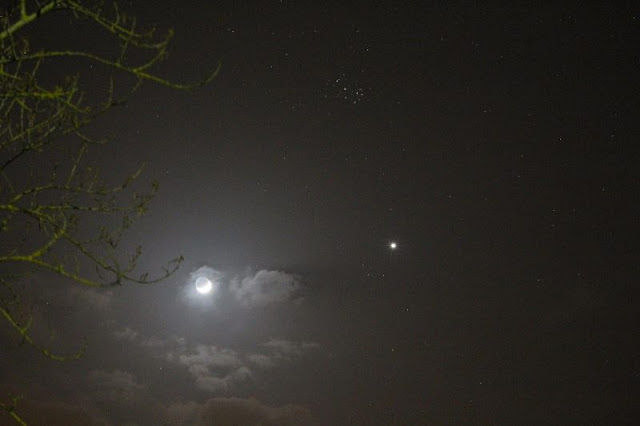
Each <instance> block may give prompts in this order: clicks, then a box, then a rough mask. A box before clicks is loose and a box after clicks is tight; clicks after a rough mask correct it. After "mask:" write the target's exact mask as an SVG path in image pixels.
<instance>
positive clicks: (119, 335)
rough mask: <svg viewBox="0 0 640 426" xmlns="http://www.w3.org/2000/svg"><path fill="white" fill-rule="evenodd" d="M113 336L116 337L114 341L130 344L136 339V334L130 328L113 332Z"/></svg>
mask: <svg viewBox="0 0 640 426" xmlns="http://www.w3.org/2000/svg"><path fill="white" fill-rule="evenodd" d="M113 335H114V336H116V339H118V340H128V341H130V342H133V341H134V340H136V337H138V332H137V331H135V330H133V329H132V328H129V327H125V328H124V329H122V330H119V331H114V332H113Z"/></svg>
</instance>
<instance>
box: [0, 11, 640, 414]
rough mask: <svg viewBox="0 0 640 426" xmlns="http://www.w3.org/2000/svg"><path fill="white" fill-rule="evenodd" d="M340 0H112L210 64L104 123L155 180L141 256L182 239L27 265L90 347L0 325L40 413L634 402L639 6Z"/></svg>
mask: <svg viewBox="0 0 640 426" xmlns="http://www.w3.org/2000/svg"><path fill="white" fill-rule="evenodd" d="M130 3H135V4H130ZM345 3H347V4H343V2H305V1H302V2H299V1H271V0H270V1H255V2H224V1H223V2H208V1H207V2H205V1H196V0H186V1H182V2H129V3H125V4H123V7H128V8H129V9H130V10H131V11H132V14H134V15H136V16H138V18H139V20H140V21H141V22H142V23H156V24H157V25H158V26H159V28H168V27H173V28H174V29H175V30H176V37H175V43H174V45H173V47H172V50H171V54H170V56H169V58H168V59H167V61H166V63H164V64H163V65H162V67H161V68H160V69H159V72H161V73H162V74H163V75H167V76H170V77H172V78H173V79H177V80H187V81H191V80H194V79H197V78H199V77H201V76H202V75H204V74H206V72H207V71H208V70H209V69H210V68H211V67H214V66H215V64H216V63H217V62H218V61H220V62H221V63H222V68H221V72H220V74H219V76H218V77H217V78H216V79H215V80H214V81H213V82H211V83H210V84H209V85H207V86H205V87H204V88H201V89H198V90H197V91H195V92H193V93H191V94H186V93H182V92H174V91H170V90H167V89H164V88H159V87H154V86H152V85H147V86H145V87H143V88H142V89H141V90H140V92H139V93H137V94H136V96H135V97H134V98H133V99H132V100H131V101H130V103H129V104H128V105H127V106H126V107H122V108H120V109H116V110H114V111H113V112H112V114H110V115H106V116H104V117H102V118H101V119H100V121H99V122H98V123H97V128H98V129H100V130H101V131H103V132H104V133H108V134H111V135H112V136H113V142H112V143H111V144H110V145H107V146H105V147H103V148H100V150H99V151H95V155H96V158H99V161H100V164H101V167H102V168H103V169H105V170H106V171H107V172H106V173H107V176H109V177H110V178H113V179H116V180H117V179H119V178H120V177H122V176H124V175H126V174H127V173H128V172H130V171H131V170H133V169H135V167H136V166H137V165H138V164H140V163H141V162H143V161H144V162H146V164H147V167H146V169H145V177H146V178H148V179H157V180H158V181H159V183H160V191H159V193H158V195H157V197H156V199H155V200H154V201H153V203H152V204H151V211H150V212H149V214H148V215H147V216H146V217H145V219H143V220H142V221H141V222H139V223H138V224H136V225H135V226H134V227H133V228H132V229H131V231H130V232H129V233H128V234H127V237H126V242H127V243H128V244H131V245H132V246H133V245H134V244H136V243H140V244H142V245H143V246H144V254H143V260H142V261H141V268H142V269H150V270H154V269H158V268H160V267H161V266H162V265H163V263H164V262H165V261H166V260H168V259H171V258H173V257H175V256H176V255H178V254H182V255H184V256H185V258H186V260H185V262H184V264H183V265H182V267H181V269H180V270H179V271H178V272H177V273H176V274H175V275H174V276H172V277H170V278H169V279H167V280H166V281H165V282H163V283H161V284H158V285H154V286H124V287H117V288H113V289H109V290H107V291H102V292H89V291H86V290H84V289H81V288H78V286H68V285H67V284H65V283H63V282H60V280H59V279H55V278H54V279H52V280H44V279H42V278H38V277H39V276H38V275H37V274H36V275H34V276H33V277H32V278H30V279H29V280H28V281H27V282H25V288H26V289H27V293H28V294H29V295H30V297H31V298H32V299H33V306H34V311H35V312H36V313H37V316H36V318H37V319H38V320H39V321H40V324H42V326H43V327H44V329H45V330H46V329H47V327H49V328H52V329H53V330H55V333H56V336H57V337H56V339H58V340H59V341H58V340H56V341H55V342H53V343H52V344H55V345H62V346H61V347H63V348H64V347H66V348H75V347H77V346H78V345H79V344H80V342H81V341H82V339H83V338H86V339H87V344H88V348H87V353H86V355H85V356H84V358H83V359H81V360H79V361H69V362H66V363H63V364H59V363H55V362H53V361H50V360H47V359H44V358H43V357H42V355H39V354H37V353H35V351H33V350H32V349H31V348H29V347H28V345H27V346H25V345H18V344H15V343H12V344H9V345H6V344H3V345H2V346H1V347H0V377H3V378H4V377H6V378H7V379H6V380H2V382H4V384H5V385H6V386H3V389H2V391H3V395H6V394H7V392H14V393H21V394H22V395H24V397H25V398H24V401H23V402H22V403H21V404H22V405H23V407H25V408H24V410H25V411H26V412H25V417H27V418H29V415H31V416H32V417H31V418H32V420H33V424H56V423H52V422H53V420H51V419H53V418H54V417H52V416H59V418H60V419H62V420H59V422H60V424H74V423H75V424H90V423H89V421H90V420H88V419H89V417H90V418H93V419H94V420H95V421H98V420H100V421H105V422H106V424H108V425H116V424H117V425H122V424H129V425H134V424H135V425H156V424H168V425H182V424H184V425H192V424H193V425H226V424H234V425H235V424H242V425H258V424H260V425H263V424H269V425H271V424H273V425H302V426H305V425H337V426H340V425H515V424H518V425H542V424H567V425H569V424H584V425H610V424H619V425H624V424H634V423H636V422H637V421H638V419H640V409H639V408H638V404H637V402H638V401H639V400H640V344H639V343H638V336H640V333H639V331H640V330H639V327H638V325H639V324H640V321H639V320H640V318H638V313H637V312H638V298H639V297H640V290H639V289H638V277H639V272H640V268H639V266H638V265H640V262H639V261H640V251H639V250H638V237H639V236H640V232H639V231H640V221H639V217H640V155H638V152H640V150H638V149H637V145H638V136H640V120H639V119H638V117H640V116H639V113H640V101H639V93H640V79H639V78H638V76H639V75H640V50H638V46H640V9H638V7H637V5H633V6H632V3H631V2H629V3H626V4H625V2H616V3H615V4H616V6H615V7H614V6H612V5H607V6H601V7H592V6H587V5H586V4H585V3H583V2H581V3H576V4H574V5H573V6H571V7H569V6H567V7H558V6H556V5H551V4H549V5H548V6H543V5H540V4H536V5H535V6H533V5H532V6H526V7H513V6H505V7H493V6H491V7H489V6H487V7H480V8H478V7H474V8H471V7H466V6H464V7H463V6H454V5H448V6H446V7H445V6H442V4H440V5H439V6H422V5H421V6H418V5H408V4H407V3H418V2H345ZM425 3H429V2H425ZM445 3H448V2H445ZM149 4H153V6H148V5H149ZM60 37H61V38H60V40H65V39H64V37H63V36H62V35H61V36H60ZM71 37H72V38H73V37H77V34H73V33H72V36H71ZM54 41H56V40H54ZM96 43H97V44H96V45H97V46H100V48H102V46H101V44H100V42H96ZM78 66H79V67H82V66H86V65H82V64H80V65H78ZM392 241H395V242H397V245H398V247H397V249H396V250H391V249H390V247H389V243H390V242H392ZM203 267H204V268H205V269H198V268H203ZM196 271H200V272H202V271H204V272H205V273H206V274H209V276H211V277H218V279H217V281H216V282H217V284H218V286H217V288H216V289H215V291H214V292H212V293H211V294H209V295H206V296H198V295H197V294H196V293H195V292H194V289H193V279H194V277H195V276H196V275H195V273H196ZM45 281H46V282H45ZM4 334H7V335H8V334H9V332H8V331H7V332H6V333H4V331H3V335H4ZM45 335H46V333H45ZM48 338H49V337H48V335H47V339H48ZM4 341H5V342H12V340H10V339H6V338H5V339H4ZM14 341H15V339H14ZM29 413H30V414H29ZM37 416H41V417H40V418H39V417H37ZM46 416H49V417H48V420H42V419H43V418H47V417H46ZM64 416H70V417H69V418H73V419H75V420H68V419H67V420H64V419H65V417H64ZM81 416H87V417H86V418H84V419H82V418H81ZM38 419H40V420H38ZM6 421H8V420H7V419H5V418H1V419H0V423H1V424H5V423H2V422H6ZM234 421H235V422H236V423H234ZM261 421H262V422H264V423H259V422H261Z"/></svg>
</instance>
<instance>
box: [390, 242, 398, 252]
mask: <svg viewBox="0 0 640 426" xmlns="http://www.w3.org/2000/svg"><path fill="white" fill-rule="evenodd" d="M389 248H390V249H391V250H395V249H397V248H398V244H397V243H396V242H395V241H392V242H390V243H389Z"/></svg>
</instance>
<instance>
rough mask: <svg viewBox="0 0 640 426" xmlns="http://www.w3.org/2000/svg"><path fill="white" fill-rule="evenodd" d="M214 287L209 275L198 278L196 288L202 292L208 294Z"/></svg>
mask: <svg viewBox="0 0 640 426" xmlns="http://www.w3.org/2000/svg"><path fill="white" fill-rule="evenodd" d="M212 288H213V284H212V283H211V280H210V279H209V278H207V277H198V279H197V280H196V290H197V291H198V293H200V294H207V293H209V292H210V291H211V289H212Z"/></svg>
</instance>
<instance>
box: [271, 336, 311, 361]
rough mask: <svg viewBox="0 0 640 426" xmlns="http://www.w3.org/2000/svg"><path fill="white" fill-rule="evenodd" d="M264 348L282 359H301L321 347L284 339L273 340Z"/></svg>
mask: <svg viewBox="0 0 640 426" xmlns="http://www.w3.org/2000/svg"><path fill="white" fill-rule="evenodd" d="M262 346H264V347H265V348H267V349H269V350H271V352H272V353H274V354H276V355H278V356H280V357H282V358H295V357H299V356H301V355H303V354H305V353H307V352H309V351H310V350H312V349H315V348H317V347H319V346H320V345H318V344H317V343H315V342H292V341H291V340H284V339H271V340H269V341H268V342H266V343H263V344H262Z"/></svg>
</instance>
